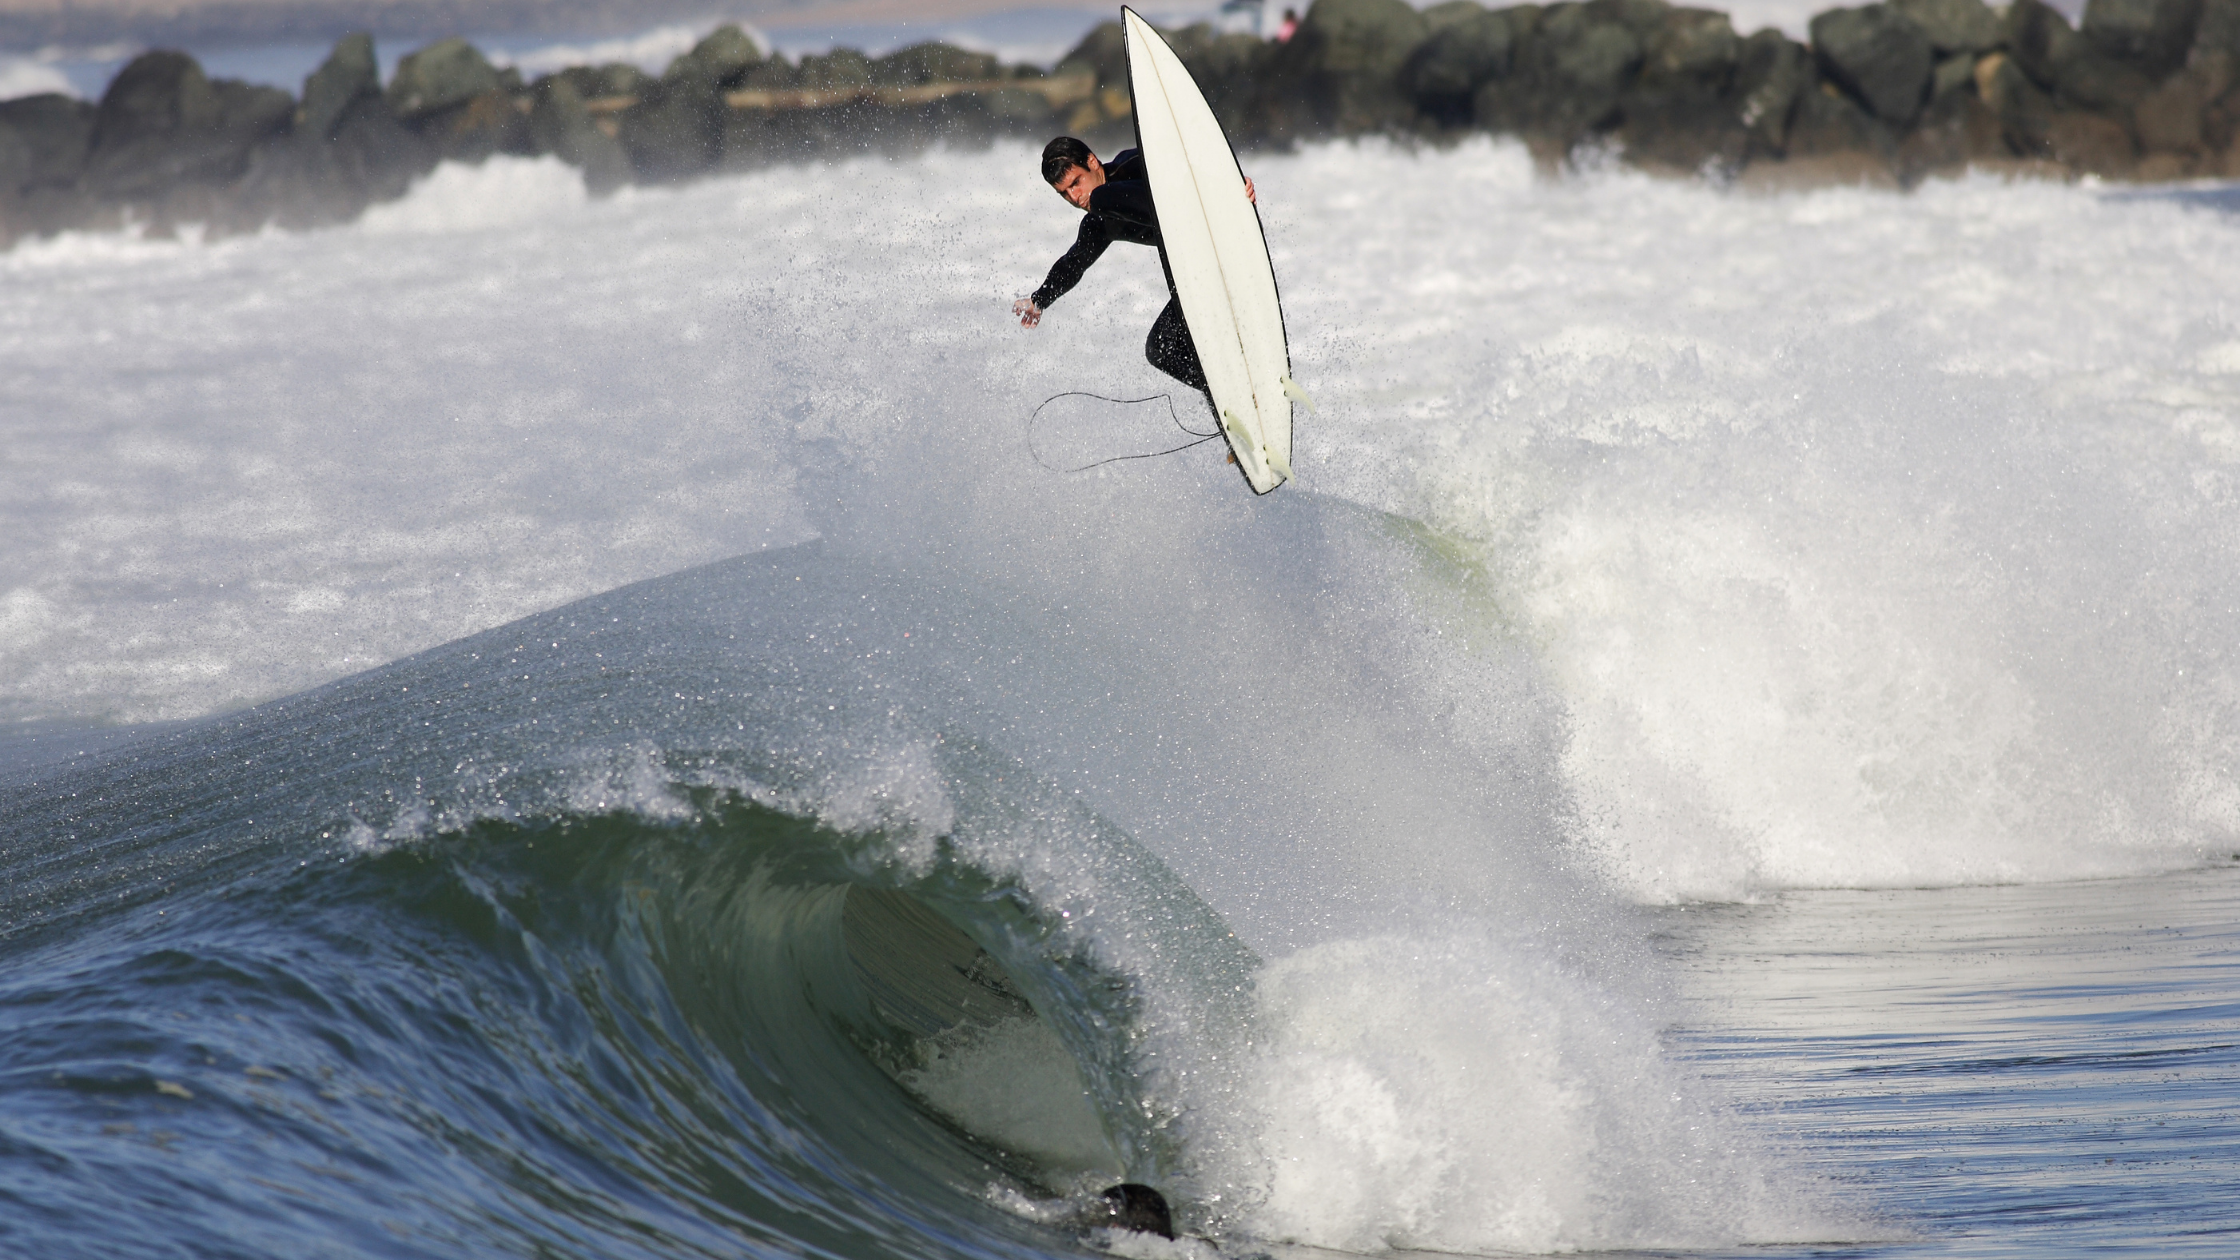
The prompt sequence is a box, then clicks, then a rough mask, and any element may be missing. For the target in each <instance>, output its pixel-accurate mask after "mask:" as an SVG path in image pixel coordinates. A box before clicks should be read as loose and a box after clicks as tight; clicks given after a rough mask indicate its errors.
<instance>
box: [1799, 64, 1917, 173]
mask: <svg viewBox="0 0 2240 1260" xmlns="http://www.w3.org/2000/svg"><path fill="white" fill-rule="evenodd" d="M1788 141H1789V143H1788V156H1789V157H1790V158H1808V157H1830V156H1834V155H1838V154H1854V155H1858V156H1861V157H1863V158H1868V159H1872V161H1873V162H1876V163H1880V164H1882V165H1883V166H1885V167H1888V166H1889V165H1890V164H1891V163H1892V162H1893V160H1894V159H1895V158H1896V156H1897V147H1898V144H1897V136H1896V134H1895V133H1894V132H1893V131H1892V129H1891V127H1890V125H1889V124H1888V123H1887V122H1885V121H1883V120H1882V119H1880V118H1878V117H1876V116H1874V115H1872V114H1869V113H1868V112H1867V111H1866V109H1865V107H1864V106H1862V105H1860V104H1859V103H1858V102H1857V101H1855V100H1853V99H1852V98H1851V97H1850V96H1849V95H1847V94H1846V93H1844V92H1841V91H1838V90H1837V89H1836V87H1835V85H1834V84H1831V83H1828V82H1825V81H1823V82H1821V83H1820V84H1819V85H1818V86H1817V87H1815V88H1814V89H1813V90H1811V91H1808V92H1802V93H1799V94H1798V96H1797V107H1796V112H1795V113H1794V114H1792V115H1791V116H1790V118H1789V137H1788Z"/></svg>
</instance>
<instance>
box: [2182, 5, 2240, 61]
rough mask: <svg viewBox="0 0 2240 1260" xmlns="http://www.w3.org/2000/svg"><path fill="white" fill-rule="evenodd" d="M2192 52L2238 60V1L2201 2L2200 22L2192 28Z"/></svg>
mask: <svg viewBox="0 0 2240 1260" xmlns="http://www.w3.org/2000/svg"><path fill="white" fill-rule="evenodd" d="M2193 50H2194V52H2195V53H2196V54H2199V53H2205V52H2221V53H2225V54H2227V55H2229V56H2231V57H2233V58H2234V59H2235V60H2240V0H2201V21H2200V22H2199V23H2198V24H2197V25H2196V26H2195V27H2194V32H2193Z"/></svg>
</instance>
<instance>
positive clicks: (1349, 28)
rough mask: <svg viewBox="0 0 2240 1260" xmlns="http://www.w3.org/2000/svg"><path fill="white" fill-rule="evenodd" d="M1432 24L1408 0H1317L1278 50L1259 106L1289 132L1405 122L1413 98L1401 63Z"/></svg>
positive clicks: (1349, 131) (1348, 131) (1358, 129)
mask: <svg viewBox="0 0 2240 1260" xmlns="http://www.w3.org/2000/svg"><path fill="white" fill-rule="evenodd" d="M1429 30H1430V28H1429V27H1428V25H1427V24H1426V23H1425V22H1424V19H1423V15H1422V14H1421V13H1418V12H1416V11H1415V9H1413V8H1411V7H1410V6H1409V5H1408V4H1407V3H1406V2H1405V0H1316V3H1315V5H1314V7H1313V8H1310V9H1308V10H1307V15H1306V17H1305V18H1304V19H1302V20H1301V21H1300V23H1299V29H1298V31H1297V32H1296V33H1295V34H1293V35H1292V37H1291V40H1290V42H1289V43H1286V44H1283V45H1281V46H1280V47H1278V48H1277V49H1276V50H1275V53H1274V56H1273V57H1272V59H1271V61H1270V64H1269V68H1268V89H1267V92H1266V93H1265V94H1264V95H1263V106H1264V108H1265V109H1266V111H1267V112H1268V113H1270V114H1272V115H1276V116H1278V117H1279V118H1280V122H1279V127H1280V130H1281V131H1282V132H1285V133H1288V134H1292V135H1311V134H1325V135H1327V134H1333V133H1334V134H1339V135H1359V134H1362V133H1365V132H1373V131H1382V130H1387V129H1391V128H1394V127H1400V126H1405V125H1407V124H1409V123H1411V122H1412V121H1413V120H1414V118H1415V104H1414V102H1413V101H1412V100H1411V99H1410V98H1409V97H1408V96H1407V94H1406V93H1405V92H1403V91H1402V90H1401V86H1400V71H1401V68H1402V67H1403V66H1404V65H1406V64H1407V61H1408V58H1409V56H1410V54H1412V53H1414V52H1415V50H1416V48H1417V47H1418V46H1419V45H1421V44H1422V43H1423V42H1424V39H1425V38H1426V36H1427V35H1428V34H1429Z"/></svg>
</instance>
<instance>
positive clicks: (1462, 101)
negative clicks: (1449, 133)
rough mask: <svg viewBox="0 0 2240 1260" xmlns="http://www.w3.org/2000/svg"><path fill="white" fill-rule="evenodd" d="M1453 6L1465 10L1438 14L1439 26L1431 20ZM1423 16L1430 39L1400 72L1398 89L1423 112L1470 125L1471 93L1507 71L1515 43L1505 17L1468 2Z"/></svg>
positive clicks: (1506, 16)
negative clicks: (1464, 10) (1404, 92)
mask: <svg viewBox="0 0 2240 1260" xmlns="http://www.w3.org/2000/svg"><path fill="white" fill-rule="evenodd" d="M1457 8H1459V9H1467V10H1469V12H1467V13H1452V12H1449V13H1445V14H1441V17H1440V20H1439V21H1437V22H1433V21H1432V20H1431V19H1432V15H1434V14H1440V10H1442V9H1444V10H1453V9H1457ZM1424 18H1425V24H1426V25H1427V26H1429V27H1431V37H1430V38H1429V39H1426V40H1424V41H1423V43H1422V45H1420V46H1419V47H1418V48H1417V49H1416V50H1415V52H1414V53H1413V54H1411V55H1410V56H1409V58H1408V61H1407V63H1406V64H1405V65H1404V66H1403V67H1402V68H1401V71H1400V83H1401V87H1402V89H1403V90H1405V91H1406V92H1407V93H1408V95H1409V96H1411V97H1413V98H1415V102H1416V105H1417V107H1418V108H1420V109H1423V110H1424V111H1425V112H1427V113H1432V114H1435V115H1444V116H1447V117H1448V118H1451V119H1452V120H1453V121H1459V122H1468V121H1469V105H1470V97H1471V95H1472V94H1473V93H1475V92H1476V91H1477V90H1478V88H1479V87H1481V86H1482V85H1484V84H1485V83H1486V82H1487V81H1488V80H1490V79H1495V78H1498V77H1500V76H1502V75H1505V74H1507V73H1509V64H1510V55H1511V53H1512V52H1513V51H1514V45H1515V41H1514V40H1513V39H1512V38H1511V37H1510V27H1509V15H1508V14H1506V13H1489V12H1487V11H1486V10H1484V9H1481V8H1479V7H1478V6H1477V5H1475V4H1472V3H1470V2H1469V0H1458V2H1457V3H1456V4H1451V5H1441V6H1440V7H1439V8H1438V9H1427V10H1425V11H1424ZM1457 115H1459V116H1458V117H1457ZM1443 120H1445V119H1443Z"/></svg>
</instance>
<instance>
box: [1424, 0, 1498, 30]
mask: <svg viewBox="0 0 2240 1260" xmlns="http://www.w3.org/2000/svg"><path fill="white" fill-rule="evenodd" d="M1485 11H1486V7H1485V6H1484V5H1482V4H1479V3H1478V0H1443V2H1442V3H1440V4H1435V5H1432V6H1431V7H1429V8H1427V9H1425V10H1424V11H1423V31H1424V34H1425V36H1427V37H1428V36H1432V35H1436V34H1438V33H1439V32H1441V31H1443V30H1445V29H1447V28H1448V27H1450V26H1453V25H1454V24H1455V23H1457V22H1470V21H1475V20H1476V19H1477V16H1478V15H1479V14H1481V13H1484V12H1485Z"/></svg>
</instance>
